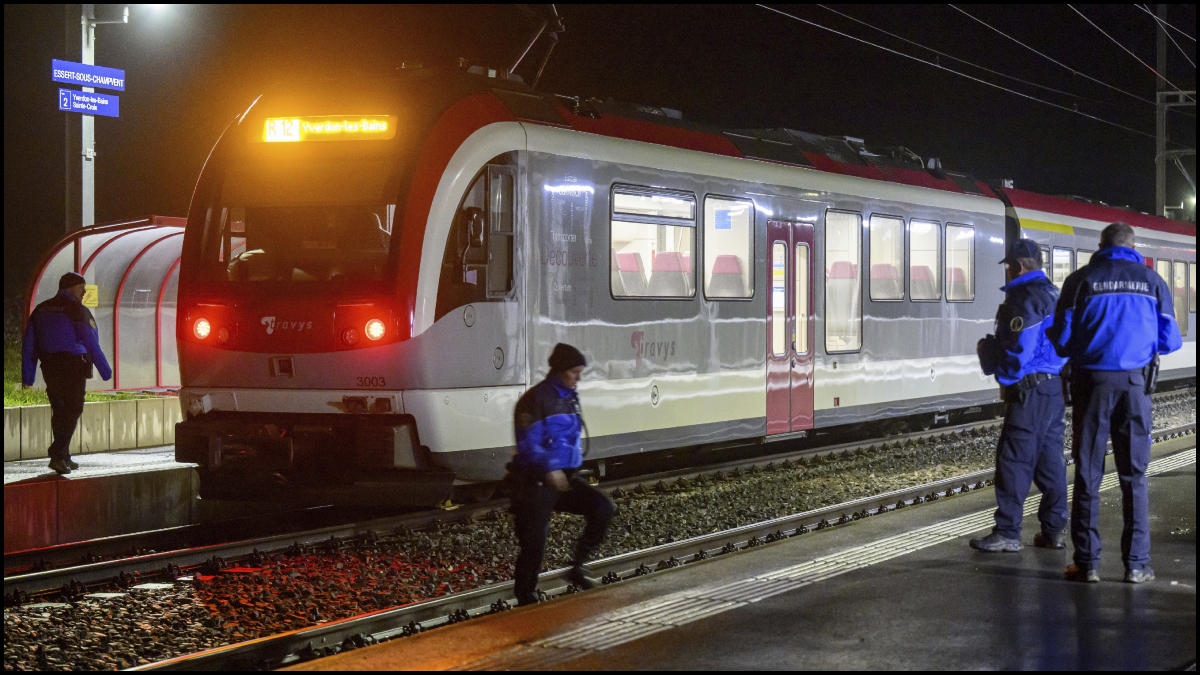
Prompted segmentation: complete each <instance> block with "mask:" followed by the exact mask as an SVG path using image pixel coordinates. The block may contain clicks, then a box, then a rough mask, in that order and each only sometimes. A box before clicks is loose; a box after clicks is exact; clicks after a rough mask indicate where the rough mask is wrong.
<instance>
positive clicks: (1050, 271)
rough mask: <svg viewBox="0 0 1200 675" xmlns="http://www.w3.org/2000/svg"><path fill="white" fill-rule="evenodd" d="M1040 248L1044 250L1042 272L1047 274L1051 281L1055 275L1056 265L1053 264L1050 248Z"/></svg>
mask: <svg viewBox="0 0 1200 675" xmlns="http://www.w3.org/2000/svg"><path fill="white" fill-rule="evenodd" d="M1039 248H1041V249H1042V272H1043V273H1045V275H1046V278H1047V279H1051V278H1053V275H1054V265H1053V263H1052V262H1051V260H1052V259H1051V257H1050V247H1049V246H1041V247H1039Z"/></svg>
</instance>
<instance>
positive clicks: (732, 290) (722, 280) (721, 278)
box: [708, 255, 746, 298]
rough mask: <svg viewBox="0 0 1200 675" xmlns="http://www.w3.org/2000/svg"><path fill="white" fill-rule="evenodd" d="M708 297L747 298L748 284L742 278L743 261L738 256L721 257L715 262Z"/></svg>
mask: <svg viewBox="0 0 1200 675" xmlns="http://www.w3.org/2000/svg"><path fill="white" fill-rule="evenodd" d="M708 295H709V296H710V297H714V298H744V297H746V282H745V279H744V278H743V276H742V261H741V260H739V259H738V257H737V256H736V255H719V256H717V259H716V260H714V261H713V267H712V278H711V279H710V281H709V284H708Z"/></svg>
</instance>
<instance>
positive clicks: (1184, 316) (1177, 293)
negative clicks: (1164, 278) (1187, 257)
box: [1171, 262, 1188, 335]
mask: <svg viewBox="0 0 1200 675" xmlns="http://www.w3.org/2000/svg"><path fill="white" fill-rule="evenodd" d="M1173 267H1174V269H1173V274H1172V275H1171V277H1172V278H1171V302H1172V303H1173V304H1174V305H1175V322H1176V323H1178V324H1179V332H1180V334H1182V335H1187V331H1188V281H1187V273H1188V269H1187V263H1185V262H1176V263H1174V264H1173Z"/></svg>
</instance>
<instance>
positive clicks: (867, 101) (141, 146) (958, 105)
mask: <svg viewBox="0 0 1200 675" xmlns="http://www.w3.org/2000/svg"><path fill="white" fill-rule="evenodd" d="M773 6H774V7H777V8H779V9H782V10H784V11H787V12H790V13H793V14H795V15H797V16H800V17H803V18H805V19H808V20H810V21H814V22H816V23H819V24H821V25H824V26H827V27H830V28H834V29H837V30H839V31H842V32H846V33H849V34H851V35H854V36H857V37H860V38H863V39H865V40H868V41H870V42H874V43H876V44H879V45H884V46H887V47H889V48H893V49H896V50H899V51H903V52H905V53H909V54H913V55H915V56H919V57H920V58H923V59H928V60H935V59H936V58H937V57H935V56H934V55H933V54H932V53H930V52H927V51H925V50H922V49H920V48H919V47H916V46H913V45H908V44H905V43H903V42H901V41H899V40H896V39H894V38H891V37H888V36H886V35H883V34H882V33H879V32H877V31H874V30H872V29H871V28H868V27H866V26H863V25H861V24H856V23H854V22H852V21H850V20H847V19H845V18H843V17H840V16H838V15H836V14H834V13H832V12H830V11H828V10H826V9H822V8H820V7H817V6H799V5H773ZM75 7H78V6H77V5H76V6H75ZM96 7H97V13H98V15H99V16H98V18H115V17H116V16H118V15H119V13H120V6H119V5H97V6H96ZM831 7H833V8H835V9H837V10H839V11H842V12H845V13H847V14H849V15H851V16H853V17H855V18H857V19H860V20H862V21H865V22H867V23H870V24H872V25H874V26H877V27H879V28H883V29H885V30H887V31H890V32H892V33H896V34H898V35H900V36H903V37H905V38H907V39H909V40H913V41H916V42H919V43H921V44H923V45H926V46H929V47H933V48H936V49H938V50H940V51H942V52H945V53H947V54H949V55H952V56H955V57H958V58H961V59H965V60H968V61H971V62H973V63H977V64H979V65H983V66H986V67H988V68H992V69H994V70H997V71H1000V72H1002V73H1004V74H1007V75H1012V76H1015V77H1019V78H1021V79H1024V80H1029V81H1032V82H1036V83H1037V84H1041V85H1044V86H1047V87H1053V88H1055V89H1060V90H1062V91H1064V92H1067V94H1062V93H1055V92H1051V91H1046V90H1044V89H1037V88H1034V87H1031V86H1029V85H1025V84H1021V83H1017V82H1014V81H1012V80H1005V79H1002V78H1000V77H998V76H995V75H991V74H988V73H986V72H983V71H979V70H975V69H971V68H970V67H968V66H964V65H961V64H955V63H953V62H952V61H950V60H948V59H946V58H941V63H942V65H944V66H948V67H952V68H955V69H956V70H964V71H966V72H970V73H971V74H972V75H976V76H979V77H981V78H983V79H986V80H988V81H991V82H995V83H998V84H1002V85H1003V86H1005V87H1009V88H1012V89H1016V90H1018V91H1021V92H1023V93H1026V94H1030V95H1033V96H1037V97H1038V98H1042V99H1045V100H1049V101H1053V102H1055V103H1058V104H1060V105H1065V106H1067V107H1069V108H1074V107H1075V106H1076V105H1077V106H1078V110H1080V111H1082V112H1085V113H1088V114H1091V115H1095V116H1097V117H1102V118H1104V119H1107V120H1111V121H1113V122H1117V123H1119V124H1122V125H1124V126H1127V127H1131V128H1133V129H1137V130H1139V131H1142V132H1144V133H1146V134H1149V135H1148V136H1143V135H1139V134H1137V133H1133V132H1131V131H1127V130H1124V129H1119V128H1116V127H1112V126H1109V125H1106V124H1102V123H1100V122H1096V121H1093V120H1090V119H1086V118H1084V117H1082V116H1080V115H1076V114H1073V113H1071V112H1067V111H1063V110H1058V109H1055V108H1051V107H1049V106H1046V105H1043V104H1040V103H1036V102H1033V101H1029V100H1027V99H1023V98H1020V97H1019V96H1016V95H1014V94H1011V93H1007V92H1004V91H1000V90H998V89H994V88H991V87H988V86H986V85H983V84H978V83H975V82H971V81H969V80H966V79H964V78H961V77H959V76H956V75H953V74H950V73H947V72H945V71H942V70H938V69H936V68H934V67H932V66H928V65H925V64H921V63H917V62H915V61H911V60H909V59H906V58H904V57H902V56H897V55H894V54H889V53H886V52H883V51H881V50H878V49H876V48H874V47H871V46H867V45H864V44H861V43H858V42H854V41H852V40H850V39H847V38H845V37H842V36H838V35H834V34H832V33H829V32H826V31H823V30H821V29H819V28H815V27H812V26H808V25H805V24H802V23H799V22H797V21H794V20H792V19H789V18H787V17H784V16H780V15H778V14H775V13H772V12H769V11H767V10H764V9H762V8H758V7H753V6H738V7H714V6H694V7H689V6H680V5H670V6H626V7H611V6H605V7H597V6H573V5H572V6H559V12H560V14H561V15H562V17H563V21H564V23H565V24H566V27H567V32H566V33H565V34H564V35H563V36H562V41H561V42H560V44H559V46H558V48H557V50H556V51H555V53H554V55H553V57H552V58H551V60H550V63H549V65H548V66H547V68H546V72H545V75H544V76H543V79H542V83H541V84H540V86H539V88H540V89H542V90H544V91H549V92H554V93H562V94H571V95H583V96H585V97H587V96H597V97H600V98H608V97H611V98H615V99H618V100H623V101H630V102H637V103H647V104H653V105H662V106H667V107H671V108H677V109H680V110H682V111H683V114H684V117H685V118H686V119H690V120H694V121H698V122H706V123H711V124H716V125H721V126H726V127H731V128H753V127H779V126H786V127H791V128H795V129H800V130H803V131H810V132H814V133H820V134H827V135H849V136H857V137H860V138H864V139H866V140H867V142H868V143H873V144H880V145H904V146H906V147H908V148H911V149H912V150H914V151H916V152H917V153H918V154H920V155H921V156H923V157H929V156H936V157H940V158H941V159H942V162H943V165H944V166H945V167H947V168H950V169H959V170H965V171H967V172H969V173H972V174H973V175H975V176H977V177H980V178H984V179H993V178H1002V177H1003V178H1012V179H1014V180H1015V181H1016V185H1017V187H1019V188H1025V189H1029V190H1034V191H1038V192H1044V193H1050V194H1077V195H1085V196H1089V197H1094V198H1099V199H1103V200H1105V201H1107V202H1109V203H1114V204H1128V205H1130V206H1132V207H1134V208H1136V209H1138V210H1144V211H1151V210H1152V209H1153V206H1154V138H1153V133H1154V106H1153V105H1152V103H1147V102H1142V101H1138V100H1136V99H1135V98H1132V97H1129V96H1126V95H1124V94H1121V93H1118V92H1115V91H1113V90H1111V89H1108V88H1105V87H1103V86H1101V85H1099V84H1096V83H1094V82H1090V81H1088V80H1086V79H1084V78H1082V77H1079V76H1075V75H1072V73H1071V72H1070V71H1068V70H1066V69H1064V68H1062V67H1060V66H1057V65H1054V64H1053V63H1050V62H1049V61H1047V60H1044V59H1043V58H1042V57H1040V56H1037V55H1036V54H1033V53H1031V52H1029V51H1027V50H1026V49H1024V48H1022V47H1021V46H1019V45H1017V44H1015V43H1014V42H1011V41H1009V40H1008V39H1006V38H1004V37H1002V36H1001V35H998V34H996V33H994V32H992V31H990V30H989V29H988V28H986V27H984V26H982V25H980V24H978V23H976V22H974V21H972V20H971V19H970V18H968V17H966V16H964V15H962V14H961V13H959V12H957V11H955V10H954V9H953V8H952V7H950V6H947V5H933V6H913V7H909V6H897V5H888V6H860V5H849V6H843V5H831ZM1076 7H1077V8H1078V9H1079V10H1080V11H1082V12H1083V13H1084V14H1086V15H1087V16H1088V17H1089V18H1091V19H1092V20H1093V21H1095V22H1096V23H1097V24H1098V25H1099V26H1100V27H1101V28H1103V29H1104V30H1105V31H1107V32H1108V33H1109V34H1110V35H1111V36H1112V37H1113V38H1115V39H1116V40H1117V41H1119V42H1120V43H1121V44H1123V45H1124V46H1126V47H1128V48H1129V49H1130V50H1132V51H1133V52H1134V53H1135V54H1137V55H1138V56H1139V57H1140V58H1141V59H1142V60H1143V61H1145V62H1146V63H1148V64H1150V65H1151V66H1154V65H1155V59H1156V56H1155V47H1156V44H1155V40H1156V33H1155V26H1154V20H1153V19H1152V18H1151V17H1150V16H1148V15H1147V14H1146V13H1144V12H1142V11H1141V10H1140V9H1138V8H1137V7H1135V6H1134V5H1076ZM963 8H964V9H966V10H967V11H969V12H971V13H972V14H974V15H975V16H977V17H979V18H981V19H983V20H984V21H986V22H987V23H989V24H991V25H993V26H995V27H997V28H999V29H1000V30H1002V31H1004V32H1006V33H1008V34H1009V35H1012V36H1013V37H1015V38H1017V39H1019V40H1021V41H1022V42H1025V43H1026V44H1029V45H1030V46H1033V47H1035V48H1037V49H1038V50H1040V51H1042V52H1043V53H1046V54H1048V55H1049V56H1051V57H1053V58H1055V59H1057V60H1059V61H1061V62H1063V63H1065V64H1067V65H1068V66H1071V67H1073V68H1075V69H1077V70H1079V71H1081V72H1083V73H1085V74H1088V75H1091V76H1092V77H1095V78H1097V79H1099V80H1102V81H1104V82H1106V83H1108V84H1110V85H1112V86H1114V87H1118V88H1120V89H1124V90H1126V91H1128V92H1131V93H1133V94H1136V95H1137V96H1139V97H1142V98H1144V99H1146V100H1147V101H1151V102H1152V101H1153V98H1154V89H1155V76H1154V74H1153V73H1151V72H1150V71H1149V70H1147V69H1146V68H1145V67H1143V66H1142V65H1140V64H1139V63H1138V62H1137V61H1136V60H1135V59H1134V58H1133V57H1132V56H1130V55H1129V54H1127V53H1125V52H1124V51H1122V50H1121V48H1120V47H1119V46H1118V45H1116V44H1114V43H1113V42H1111V41H1110V40H1109V39H1108V38H1106V37H1105V36H1104V35H1103V34H1101V33H1100V32H1099V31H1097V30H1096V29H1095V28H1093V27H1092V26H1090V25H1088V24H1087V23H1086V22H1085V21H1084V20H1083V19H1082V18H1080V17H1079V16H1078V15H1077V14H1075V13H1074V12H1072V11H1071V9H1070V8H1069V7H1067V6H1065V5H1055V6H1046V5H1032V6H1011V5H1006V6H987V7H976V6H963ZM76 16H77V15H76ZM1168 20H1169V21H1170V22H1171V23H1172V24H1174V25H1175V26H1178V27H1179V28H1182V29H1183V30H1185V31H1187V32H1188V33H1189V34H1191V35H1193V36H1194V35H1195V28H1196V6H1195V5H1194V4H1193V5H1171V7H1170V10H1169V15H1168ZM64 21H65V17H64V9H63V6H61V5H53V6H40V5H39V6H13V5H5V7H4V267H5V274H4V292H5V298H6V300H9V299H11V298H12V297H13V296H14V295H19V294H21V293H22V292H23V290H24V287H25V284H26V283H27V280H28V277H29V275H30V274H31V272H32V269H33V266H34V265H35V264H36V262H37V259H38V258H39V257H40V255H41V254H42V253H43V252H44V251H45V249H46V247H48V246H49V245H50V244H51V243H52V242H53V241H55V240H56V239H57V238H58V237H60V236H61V235H62V234H63V220H64V215H63V208H64V207H63V192H64V172H63V166H64V157H63V152H64V150H63V148H64V118H65V117H67V116H70V119H71V122H72V123H74V124H78V117H77V116H76V115H74V114H72V113H66V112H59V111H58V110H57V109H56V108H57V106H56V92H57V89H58V87H59V86H66V85H59V84H57V83H54V82H51V81H50V60H51V59H52V58H65V57H66V51H65V46H64V33H65V30H64ZM534 28H535V27H534V26H533V25H532V22H531V21H530V20H529V19H527V18H526V17H525V16H524V15H523V14H521V13H520V12H519V11H518V10H517V9H516V8H514V7H511V6H483V7H474V6H455V7H429V6H368V7H352V6H351V7H347V6H330V7H314V6H308V5H305V6H297V7H287V6H233V7H228V6H223V7H214V6H205V7H194V6H172V5H166V6H163V9H161V10H154V9H151V8H150V6H145V5H135V6H132V8H131V15H130V20H129V24H128V25H102V26H99V27H98V28H97V55H96V63H97V64H98V65H103V66H109V67H115V68H122V69H124V70H125V71H126V77H127V83H126V90H125V92H123V93H121V94H119V95H120V97H121V117H120V118H118V119H108V118H104V117H98V118H97V121H96V138H97V144H96V148H97V152H98V153H99V157H98V159H97V185H96V191H97V200H96V215H97V221H98V222H105V221H111V220H116V219H120V218H128V217H138V216H143V215H148V214H160V215H179V216H183V215H186V212H187V207H188V202H189V199H190V198H191V193H192V189H193V187H194V185H195V181H196V177H197V174H198V172H199V170H200V167H201V166H202V164H203V162H204V159H205V157H206V155H207V153H208V151H209V150H210V148H211V147H212V145H213V143H214V142H215V141H216V139H217V137H218V135H219V134H220V132H221V131H222V129H224V127H225V126H226V125H227V124H228V123H229V121H230V120H231V119H232V118H233V116H234V115H236V114H238V113H240V112H242V111H243V110H245V108H246V107H247V106H248V105H249V103H250V102H251V101H253V100H254V98H255V97H256V96H257V95H258V94H259V93H261V92H262V91H263V89H264V88H265V87H267V86H268V85H270V84H272V83H275V82H278V81H281V80H286V79H287V78H289V77H292V76H295V75H298V74H302V73H313V72H319V71H325V72H334V73H336V72H341V71H348V70H367V71H386V70H389V69H391V68H394V67H397V66H399V65H400V64H401V63H402V62H406V61H407V62H413V61H417V62H421V63H423V64H425V65H427V66H430V65H442V64H448V63H450V62H451V61H452V60H453V59H455V58H456V57H460V56H461V57H465V58H467V59H469V60H470V61H471V62H472V63H478V64H483V65H488V66H491V67H504V66H505V65H506V64H509V63H511V61H512V60H513V58H514V57H515V55H516V54H517V53H518V52H519V50H520V48H521V47H523V46H524V43H525V41H526V40H527V39H528V38H529V37H530V36H531V34H532V31H533V29H534ZM74 35H76V36H77V35H78V31H76V32H75V33H74ZM74 39H76V40H78V37H75V38H74ZM1176 39H1177V40H1178V42H1179V43H1180V45H1181V46H1182V47H1183V48H1184V49H1185V50H1187V54H1188V58H1190V59H1192V60H1193V61H1194V60H1195V58H1196V43H1195V42H1194V41H1191V40H1189V39H1188V38H1186V37H1182V36H1178V35H1176ZM1168 48H1169V49H1170V50H1171V55H1170V58H1169V62H1168V70H1167V72H1166V73H1165V74H1166V76H1167V78H1168V79H1170V80H1171V81H1172V82H1174V83H1175V84H1176V85H1178V86H1180V87H1182V88H1183V89H1185V90H1194V89H1195V84H1196V70H1195V68H1194V67H1193V66H1191V65H1190V64H1188V63H1187V61H1186V60H1185V59H1184V58H1183V57H1182V56H1181V55H1180V53H1179V51H1177V50H1176V49H1175V48H1174V47H1173V46H1170V44H1169V43H1168ZM1194 114H1195V109H1194V108H1193V109H1190V110H1189V114H1188V115H1180V114H1172V116H1171V122H1170V124H1169V129H1170V132H1171V138H1172V139H1173V140H1174V141H1175V142H1176V143H1177V144H1178V145H1171V146H1168V147H1184V146H1186V147H1195V130H1196V120H1195V117H1194V116H1192V115H1194ZM1189 166H1190V167H1191V170H1192V171H1193V172H1194V171H1195V159H1194V157H1193V158H1191V159H1190V160H1189ZM1168 185H1169V191H1168V199H1167V202H1168V204H1170V203H1175V204H1178V203H1180V202H1181V201H1183V200H1184V198H1185V196H1186V195H1188V194H1190V193H1191V189H1190V188H1188V187H1187V184H1186V183H1185V181H1184V180H1183V179H1182V178H1181V177H1180V176H1179V174H1178V172H1177V170H1176V169H1174V168H1173V167H1170V168H1169V170H1168Z"/></svg>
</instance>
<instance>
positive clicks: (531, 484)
mask: <svg viewBox="0 0 1200 675" xmlns="http://www.w3.org/2000/svg"><path fill="white" fill-rule="evenodd" d="M586 365H587V359H585V358H584V356H583V354H581V353H580V352H579V350H578V349H575V348H574V347H572V346H570V345H567V344H562V343H559V344H557V345H555V346H554V351H553V353H551V354H550V374H549V375H547V376H546V379H544V380H542V381H541V382H539V383H538V384H537V385H535V386H534V387H532V388H531V389H530V390H529V391H527V392H525V395H524V396H522V397H521V400H519V401H517V407H516V411H515V413H514V426H515V427H516V435H517V453H516V455H515V456H514V457H513V461H512V463H511V464H509V473H510V478H511V481H512V483H511V485H512V493H513V494H512V507H511V508H512V513H513V517H514V521H515V526H516V531H517V543H518V544H519V545H520V552H519V553H518V554H517V569H516V575H515V576H516V579H515V586H516V587H515V589H514V590H515V592H516V596H517V603H518V604H521V605H528V604H532V603H535V602H537V601H538V597H537V578H538V572H539V571H540V570H541V568H542V559H543V557H545V555H546V538H547V537H548V536H549V534H550V516H551V515H552V514H553V513H554V512H555V511H563V512H566V513H574V514H578V515H581V516H583V517H584V519H585V520H586V525H585V526H584V529H583V534H582V535H581V536H580V537H579V541H578V542H576V544H575V555H574V559H573V561H572V563H573V564H572V566H571V572H570V574H569V576H568V578H569V580H570V581H571V583H573V584H575V586H576V587H578V588H580V589H584V590H586V589H588V588H591V587H592V585H593V582H592V581H591V580H590V579H588V578H587V577H586V576H585V575H584V572H583V564H584V563H585V562H587V560H588V557H589V556H590V555H591V553H592V551H593V550H595V548H596V547H597V546H599V545H600V542H602V541H604V534H605V533H606V532H607V531H608V522H609V521H610V520H611V519H612V516H613V512H614V511H615V509H616V507H615V506H614V505H613V503H612V500H610V499H609V498H608V497H607V496H606V495H605V494H604V493H603V492H600V491H599V490H597V489H596V488H594V487H592V486H591V485H589V484H588V483H587V481H585V480H584V479H583V478H581V477H579V476H576V475H575V473H576V472H577V471H578V469H579V467H580V466H581V465H582V464H583V453H582V452H581V449H580V437H581V432H582V427H583V417H582V413H581V412H580V408H579V395H578V394H577V393H576V392H575V386H576V385H577V384H579V378H580V377H581V376H582V375H583V369H584V367H585V366H586Z"/></svg>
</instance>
